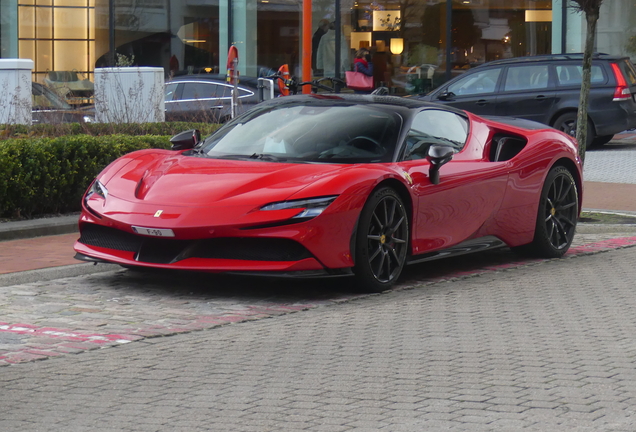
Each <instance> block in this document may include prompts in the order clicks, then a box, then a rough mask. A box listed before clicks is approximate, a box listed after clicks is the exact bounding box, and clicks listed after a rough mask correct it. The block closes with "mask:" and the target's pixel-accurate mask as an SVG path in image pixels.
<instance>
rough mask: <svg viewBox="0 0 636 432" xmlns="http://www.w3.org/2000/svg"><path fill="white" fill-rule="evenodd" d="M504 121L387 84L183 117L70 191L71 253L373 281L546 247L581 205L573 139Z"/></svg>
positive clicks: (564, 245) (557, 246)
mask: <svg viewBox="0 0 636 432" xmlns="http://www.w3.org/2000/svg"><path fill="white" fill-rule="evenodd" d="M506 121H508V122H509V124H506V123H500V122H495V121H492V120H486V119H482V118H480V117H477V116H476V115H473V114H470V113H466V112H464V111H460V110H456V109H453V108H451V107H444V106H441V105H439V104H430V103H425V102H420V101H417V100H413V99H408V98H400V97H393V96H372V95H368V96H361V95H352V94H348V95H344V94H340V95H335V94H330V95H326V94H320V95H297V96H289V97H283V98H277V99H273V100H270V101H267V102H263V103H261V104H259V105H258V106H257V107H255V108H253V109H252V110H250V111H248V112H246V113H244V114H243V115H242V116H240V117H238V118H236V119H234V120H232V121H230V122H229V123H226V124H225V125H224V126H223V127H221V128H220V129H219V130H217V131H216V132H215V133H214V134H212V135H211V136H209V137H208V138H206V139H205V140H201V139H200V134H199V133H198V132H197V131H193V130H191V131H186V132H183V133H181V134H178V135H176V136H175V137H173V138H172V140H171V141H172V143H173V150H172V151H171V150H159V149H154V150H141V151H137V152H133V153H129V154H127V155H125V156H123V157H122V158H120V159H119V160H117V161H115V162H113V163H112V164H111V165H110V166H108V167H107V168H106V169H105V170H104V171H102V172H101V173H100V174H99V175H98V176H97V178H96V179H95V180H94V181H93V183H92V184H91V185H90V186H89V188H88V190H87V192H86V194H85V195H84V197H83V201H82V213H81V216H80V221H79V229H80V233H81V236H80V239H79V240H78V241H77V242H76V243H75V251H76V252H77V254H76V258H78V259H80V260H84V261H91V262H111V263H117V264H120V265H123V266H129V267H136V268H155V269H157V268H163V269H180V270H192V271H207V272H241V273H256V274H263V273H265V274H269V275H273V276H295V277H316V276H345V275H352V274H353V275H355V277H356V278H357V280H358V282H359V283H360V285H361V286H362V287H364V289H366V290H369V291H383V290H385V289H388V288H389V287H390V286H391V285H392V284H393V283H394V282H395V281H396V279H397V278H398V277H399V275H400V273H401V271H402V268H403V266H404V265H405V264H407V263H416V262H422V261H428V260H433V259H437V258H442V257H445V256H451V255H457V254H464V253H467V252H470V251H477V250H484V249H488V248H492V247H498V246H504V245H508V246H511V247H513V248H516V249H517V250H521V251H524V252H528V253H532V254H536V255H539V256H543V257H560V256H562V255H563V254H564V253H565V252H566V251H567V250H568V248H569V246H570V244H571V242H572V238H573V236H574V231H575V226H576V221H577V217H578V215H579V212H580V209H581V199H580V197H581V193H582V185H583V183H582V173H581V169H582V167H581V164H580V160H579V158H578V157H577V147H576V141H575V140H574V139H573V138H572V137H570V136H568V135H566V134H564V133H562V132H559V131H557V130H554V129H551V128H545V126H544V125H541V124H538V123H535V122H529V121H527V120H521V119H507V120H506ZM326 126H328V127H326ZM538 149H540V150H538Z"/></svg>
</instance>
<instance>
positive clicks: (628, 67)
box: [618, 60, 636, 86]
mask: <svg viewBox="0 0 636 432" xmlns="http://www.w3.org/2000/svg"><path fill="white" fill-rule="evenodd" d="M618 67H620V69H621V72H623V76H624V77H625V81H627V82H628V83H629V85H630V86H633V85H636V69H635V68H634V65H633V64H632V62H631V61H629V60H622V61H619V62H618Z"/></svg>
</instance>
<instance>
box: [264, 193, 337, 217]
mask: <svg viewBox="0 0 636 432" xmlns="http://www.w3.org/2000/svg"><path fill="white" fill-rule="evenodd" d="M336 198H337V196H327V197H319V198H309V199H302V200H294V201H281V202H277V203H271V204H267V205H264V206H263V207H261V210H264V211H270V210H288V209H305V211H302V212H300V213H299V214H297V215H296V216H294V217H293V218H292V219H296V218H313V217H316V216H318V215H319V214H320V213H322V212H323V210H325V209H326V208H327V207H328V206H329V204H331V203H332V202H334V200H335V199H336Z"/></svg>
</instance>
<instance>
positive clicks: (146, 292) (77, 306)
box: [0, 226, 636, 366]
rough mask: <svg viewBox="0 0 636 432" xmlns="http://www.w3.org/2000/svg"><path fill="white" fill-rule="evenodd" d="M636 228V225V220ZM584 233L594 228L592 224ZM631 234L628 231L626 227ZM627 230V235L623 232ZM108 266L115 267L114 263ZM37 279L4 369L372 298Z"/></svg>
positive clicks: (164, 276)
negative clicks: (134, 342) (149, 338)
mask: <svg viewBox="0 0 636 432" xmlns="http://www.w3.org/2000/svg"><path fill="white" fill-rule="evenodd" d="M605 228H606V230H607V232H600V233H599V232H597V231H598V230H589V231H592V232H593V233H590V234H585V233H582V234H580V235H577V236H576V239H577V242H576V243H575V244H574V247H572V248H571V251H570V252H569V255H570V256H577V255H582V254H589V253H598V252H600V251H607V250H612V249H615V248H619V247H624V246H631V245H634V244H636V232H634V233H631V235H633V237H630V236H626V235H625V234H626V232H625V231H626V230H627V229H629V227H627V228H626V227H625V226H617V227H616V229H617V230H619V229H620V230H622V233H623V235H622V236H619V234H618V233H616V232H614V231H613V230H611V229H609V228H610V227H605ZM632 228H634V231H636V227H632ZM583 231H585V230H583ZM627 234H629V233H627ZM616 237H619V238H616ZM541 261H542V260H534V261H533V260H527V259H521V258H520V257H518V256H516V255H514V254H513V253H511V252H510V251H509V250H508V249H502V250H497V251H492V252H490V253H482V254H473V255H471V256H467V257H461V258H457V259H449V260H444V261H437V262H435V263H430V264H423V265H416V266H412V267H408V268H407V270H406V271H405V274H404V277H402V278H401V283H400V284H398V285H397V287H396V289H401V288H404V287H408V286H413V285H417V284H421V283H427V282H434V281H439V280H447V279H453V278H461V277H463V276H471V275H476V274H482V273H488V272H497V271H501V270H505V269H508V268H511V267H518V266H524V265H529V264H533V263H537V262H541ZM107 268H112V266H109V267H107ZM115 268H117V269H118V270H111V271H107V272H104V273H98V274H88V275H82V276H76V277H69V278H61V279H53V280H38V281H36V282H31V283H26V284H20V285H9V286H5V287H3V288H2V290H0V366H2V365H9V364H13V363H21V362H27V361H34V360H41V359H44V358H47V357H57V356H60V355H64V354H68V353H77V352H81V351H86V350H92V349H98V348H104V347H108V346H117V345H121V344H126V343H129V342H133V341H138V340H141V339H143V338H146V337H154V336H160V335H171V334H177V333H183V332H189V331H193V330H200V329H206V328H212V327H216V326H219V325H223V324H227V323H232V322H239V321H246V320H252V319H259V318H264V317H270V316H275V315H280V314H285V313H289V312H290V311H298V310H303V309H309V308H315V307H318V306H322V305H327V304H334V303H338V302H342V301H346V300H350V299H353V298H357V297H360V296H363V294H359V293H356V292H352V291H351V289H350V287H349V284H350V281H349V280H348V279H333V280H331V282H327V283H325V280H320V279H319V280H313V281H312V280H307V281H302V282H300V281H295V280H288V281H284V280H283V281H281V280H280V279H271V280H267V279H262V278H247V277H244V278H240V277H232V276H219V275H207V274H198V275H192V274H186V273H174V272H154V273H149V272H138V271H130V270H124V269H120V268H119V267H116V266H115Z"/></svg>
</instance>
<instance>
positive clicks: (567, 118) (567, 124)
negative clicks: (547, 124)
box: [552, 111, 596, 149]
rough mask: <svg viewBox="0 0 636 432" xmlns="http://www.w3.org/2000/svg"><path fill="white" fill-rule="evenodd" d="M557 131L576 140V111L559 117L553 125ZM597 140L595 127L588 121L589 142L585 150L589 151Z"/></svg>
mask: <svg viewBox="0 0 636 432" xmlns="http://www.w3.org/2000/svg"><path fill="white" fill-rule="evenodd" d="M552 126H553V127H554V128H555V129H558V130H560V131H561V132H564V133H566V134H568V135H570V136H571V137H572V138H576V111H572V112H567V113H565V114H562V115H560V116H559V118H557V119H556V121H555V122H554V124H553V125H552ZM595 138H596V136H595V132H594V125H593V124H592V122H591V121H590V119H588V120H587V141H586V143H585V148H586V149H588V148H590V147H591V146H592V142H593V141H594V139H595Z"/></svg>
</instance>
